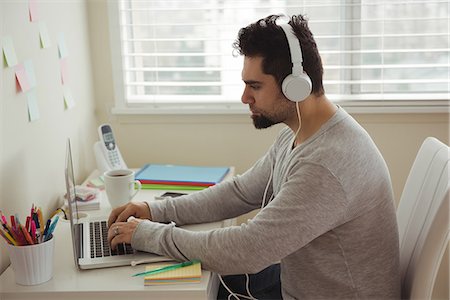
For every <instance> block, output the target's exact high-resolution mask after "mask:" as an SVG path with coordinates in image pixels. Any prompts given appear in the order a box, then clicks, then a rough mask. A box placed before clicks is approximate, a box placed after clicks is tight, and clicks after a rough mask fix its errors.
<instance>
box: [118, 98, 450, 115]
mask: <svg viewBox="0 0 450 300" xmlns="http://www.w3.org/2000/svg"><path fill="white" fill-rule="evenodd" d="M333 102H334V103H336V104H338V105H340V106H342V107H343V108H344V109H345V110H346V111H347V112H349V113H358V114H377V113H382V114H389V113H395V114H397V113H408V114H409V113H418V114H420V113H449V112H450V100H448V99H447V100H427V101H423V100H422V101H418V100H389V99H384V100H364V101H363V100H352V101H345V100H339V99H335V100H333ZM248 111H249V110H248V106H247V105H244V104H242V103H238V102H234V103H189V104H181V103H164V104H161V103H153V104H150V103H149V104H129V105H128V106H115V107H113V108H112V113H113V114H114V115H204V114H217V115H230V114H238V115H239V114H248Z"/></svg>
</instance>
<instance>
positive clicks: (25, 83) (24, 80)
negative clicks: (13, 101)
mask: <svg viewBox="0 0 450 300" xmlns="http://www.w3.org/2000/svg"><path fill="white" fill-rule="evenodd" d="M14 71H15V72H16V78H17V82H18V83H19V85H20V88H21V89H22V92H26V91H28V90H29V89H30V88H31V85H30V81H29V80H28V75H27V71H26V70H25V66H24V65H23V64H18V65H17V66H15V67H14Z"/></svg>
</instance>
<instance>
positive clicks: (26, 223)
mask: <svg viewBox="0 0 450 300" xmlns="http://www.w3.org/2000/svg"><path fill="white" fill-rule="evenodd" d="M30 219H31V218H30V216H27V220H26V221H25V229H26V230H27V231H30Z"/></svg>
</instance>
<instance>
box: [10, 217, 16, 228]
mask: <svg viewBox="0 0 450 300" xmlns="http://www.w3.org/2000/svg"><path fill="white" fill-rule="evenodd" d="M9 219H10V220H11V227H12V228H13V229H16V220H15V217H14V216H13V215H11V216H10V217H9Z"/></svg>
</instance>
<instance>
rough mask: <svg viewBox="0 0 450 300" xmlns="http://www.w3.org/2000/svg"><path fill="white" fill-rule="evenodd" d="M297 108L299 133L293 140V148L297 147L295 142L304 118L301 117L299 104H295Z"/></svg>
mask: <svg viewBox="0 0 450 300" xmlns="http://www.w3.org/2000/svg"><path fill="white" fill-rule="evenodd" d="M295 107H296V109H297V118H298V128H297V131H296V132H295V135H294V139H293V140H292V147H294V146H295V140H296V139H297V136H298V133H299V132H300V129H301V128H302V117H301V115H300V108H299V102H295Z"/></svg>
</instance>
